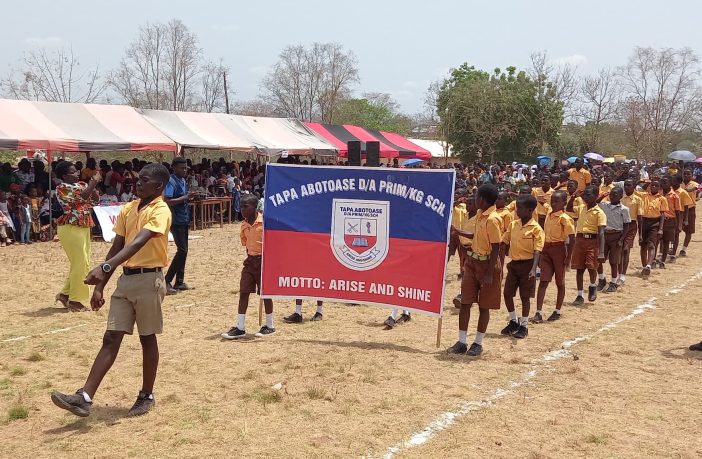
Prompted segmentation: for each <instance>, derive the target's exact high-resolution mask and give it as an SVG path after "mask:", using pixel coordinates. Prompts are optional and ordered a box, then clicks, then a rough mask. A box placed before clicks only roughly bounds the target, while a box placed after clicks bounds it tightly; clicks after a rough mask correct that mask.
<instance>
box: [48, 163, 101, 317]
mask: <svg viewBox="0 0 702 459" xmlns="http://www.w3.org/2000/svg"><path fill="white" fill-rule="evenodd" d="M55 170H56V177H58V178H59V179H61V180H62V181H63V183H61V184H60V185H58V186H57V187H56V196H57V198H58V200H59V202H60V203H61V206H62V207H63V212H64V213H63V215H62V216H61V217H59V218H58V220H57V222H56V223H57V225H58V237H59V241H60V242H61V246H62V247H63V250H64V251H65V252H66V255H67V256H68V261H69V262H70V269H69V273H68V277H67V278H66V282H65V283H64V285H63V289H61V293H59V294H58V295H56V301H59V302H61V303H62V304H63V305H64V306H65V307H67V308H68V309H70V310H72V311H83V310H87V308H86V307H85V305H87V304H88V303H89V300H90V288H89V287H88V286H87V285H86V284H85V283H84V282H83V281H84V280H85V277H86V276H87V275H88V272H89V271H90V228H91V227H92V226H93V225H94V224H93V217H92V209H93V203H96V202H97V201H98V199H99V196H98V193H97V191H96V190H95V186H96V185H97V184H98V183H100V180H101V176H100V172H96V173H95V175H93V176H92V177H91V178H90V181H89V182H88V183H85V182H81V181H79V176H78V172H77V171H76V168H75V166H74V165H73V163H71V162H69V161H61V162H60V163H58V164H57V165H56V169H55Z"/></svg>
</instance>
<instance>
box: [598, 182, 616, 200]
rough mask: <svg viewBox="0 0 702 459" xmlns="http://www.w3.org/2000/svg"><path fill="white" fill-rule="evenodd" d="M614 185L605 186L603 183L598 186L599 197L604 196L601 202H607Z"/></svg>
mask: <svg viewBox="0 0 702 459" xmlns="http://www.w3.org/2000/svg"><path fill="white" fill-rule="evenodd" d="M614 186H615V185H614V183H610V184H609V185H605V184H604V183H603V184H602V185H600V190H599V196H604V195H606V196H604V197H603V198H602V201H601V202H607V201H609V193H610V192H611V191H612V190H613V189H614Z"/></svg>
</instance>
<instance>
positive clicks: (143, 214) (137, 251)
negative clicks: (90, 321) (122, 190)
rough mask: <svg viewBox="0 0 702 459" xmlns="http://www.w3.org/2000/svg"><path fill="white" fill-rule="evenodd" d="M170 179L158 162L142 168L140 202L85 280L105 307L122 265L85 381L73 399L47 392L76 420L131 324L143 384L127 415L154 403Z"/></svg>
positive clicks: (123, 214) (95, 301) (86, 410)
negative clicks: (136, 339)
mask: <svg viewBox="0 0 702 459" xmlns="http://www.w3.org/2000/svg"><path fill="white" fill-rule="evenodd" d="M169 179H170V175H169V173H168V169H166V168H165V167H164V166H163V165H161V164H157V163H156V164H148V165H146V166H144V167H143V168H142V169H141V171H140V172H139V180H138V181H137V187H136V191H137V195H138V196H139V199H137V200H135V201H132V202H129V203H127V204H125V205H124V206H123V207H122V209H121V210H120V213H119V215H118V216H117V220H116V222H115V226H114V232H115V234H116V237H115V240H114V242H113V243H112V247H111V248H110V251H109V252H108V253H107V257H106V260H105V262H104V263H102V264H101V265H100V266H98V267H96V268H94V269H93V270H92V271H90V272H89V273H88V275H87V277H86V278H85V283H86V284H88V285H95V289H94V290H93V296H92V298H91V300H90V306H91V307H92V309H93V310H94V311H97V310H99V309H100V308H101V307H102V306H103V305H104V304H105V300H104V299H103V292H104V289H105V285H106V284H107V282H108V281H109V280H110V277H111V276H112V273H114V272H115V270H116V269H117V268H118V267H119V265H121V264H123V263H124V268H123V271H122V275H121V276H120V278H119V280H118V281H117V288H116V289H115V291H114V293H113V294H112V297H111V299H110V312H109V314H108V316H107V331H105V334H104V336H103V338H102V347H101V348H100V351H99V352H98V355H97V357H95V361H94V362H93V366H92V368H91V369H90V374H89V375H88V379H87V380H86V381H85V384H84V385H83V387H82V388H81V389H78V391H77V392H76V393H75V395H66V394H62V393H60V392H54V393H52V394H51V400H52V401H53V402H54V404H55V405H56V406H58V407H59V408H63V409H64V410H67V411H70V412H71V413H73V414H75V415H76V416H81V417H86V416H88V415H89V414H90V408H91V406H92V403H93V397H95V392H97V389H98V387H99V386H100V383H101V382H102V379H103V378H104V377H105V375H106V374H107V372H108V371H109V370H110V368H111V367H112V364H113V363H114V361H115V359H116V358H117V354H118V353H119V349H120V346H121V344H122V339H123V338H124V335H125V334H127V335H131V334H132V333H133V332H134V323H136V325H137V327H138V329H139V341H140V342H141V348H142V355H143V359H144V361H143V382H142V387H141V390H140V391H139V395H138V397H137V400H136V402H135V403H134V406H132V408H131V409H130V410H129V412H128V414H127V416H140V415H142V414H146V413H148V412H149V411H150V410H151V409H152V408H153V406H154V404H155V400H154V396H153V388H154V382H155V381H156V371H157V369H158V360H159V352H158V343H157V340H156V335H157V334H160V333H161V332H162V331H163V314H162V312H161V303H162V302H163V299H164V297H165V296H166V281H165V279H164V276H163V269H164V268H165V267H166V266H168V231H169V229H170V226H171V211H170V209H169V208H168V204H166V203H165V202H164V201H163V198H162V195H163V190H164V188H165V186H166V184H167V183H168V180H169Z"/></svg>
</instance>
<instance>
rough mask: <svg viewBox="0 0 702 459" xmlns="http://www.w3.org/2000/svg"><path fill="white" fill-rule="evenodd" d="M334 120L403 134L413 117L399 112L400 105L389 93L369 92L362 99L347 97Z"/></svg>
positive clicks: (406, 131)
mask: <svg viewBox="0 0 702 459" xmlns="http://www.w3.org/2000/svg"><path fill="white" fill-rule="evenodd" d="M333 121H334V123H336V124H353V125H355V126H361V127H365V128H368V129H376V130H379V131H388V132H397V133H398V134H402V135H406V134H407V133H408V132H409V130H410V127H411V119H410V118H409V117H408V116H406V115H403V114H402V113H400V112H399V105H398V104H397V102H395V101H394V100H393V99H392V97H390V95H389V94H376V93H369V94H364V97H363V98H361V99H347V100H345V101H343V102H341V103H340V104H339V106H338V108H337V109H336V111H335V113H334V119H333Z"/></svg>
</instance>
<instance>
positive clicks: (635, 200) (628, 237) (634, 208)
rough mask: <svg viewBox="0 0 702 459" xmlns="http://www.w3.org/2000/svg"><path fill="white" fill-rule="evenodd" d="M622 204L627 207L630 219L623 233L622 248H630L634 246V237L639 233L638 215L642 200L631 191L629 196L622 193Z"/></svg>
mask: <svg viewBox="0 0 702 459" xmlns="http://www.w3.org/2000/svg"><path fill="white" fill-rule="evenodd" d="M622 204H624V205H625V206H626V207H627V208H628V209H629V218H630V219H631V222H630V223H629V229H628V230H627V232H626V234H625V235H624V243H623V244H622V248H629V249H632V248H633V247H634V239H636V235H637V234H639V215H640V212H641V205H642V204H643V201H642V200H641V198H640V197H639V196H638V195H636V194H635V193H632V194H631V196H626V195H624V197H623V198H622Z"/></svg>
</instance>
